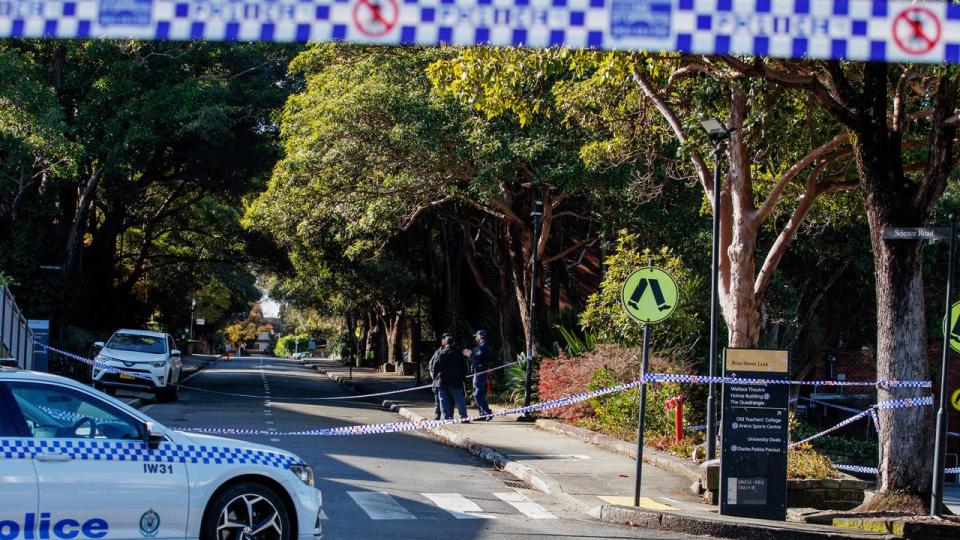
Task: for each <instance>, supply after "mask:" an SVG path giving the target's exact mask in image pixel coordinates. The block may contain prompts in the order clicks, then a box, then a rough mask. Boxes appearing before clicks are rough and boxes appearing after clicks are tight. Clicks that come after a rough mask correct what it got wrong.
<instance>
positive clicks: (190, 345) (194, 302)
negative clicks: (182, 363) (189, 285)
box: [187, 298, 197, 354]
mask: <svg viewBox="0 0 960 540" xmlns="http://www.w3.org/2000/svg"><path fill="white" fill-rule="evenodd" d="M196 308H197V299H196V298H193V299H191V300H190V341H189V342H188V343H187V352H188V353H190V354H193V323H194V321H195V320H196V319H195V318H194V317H193V312H194V310H195V309H196Z"/></svg>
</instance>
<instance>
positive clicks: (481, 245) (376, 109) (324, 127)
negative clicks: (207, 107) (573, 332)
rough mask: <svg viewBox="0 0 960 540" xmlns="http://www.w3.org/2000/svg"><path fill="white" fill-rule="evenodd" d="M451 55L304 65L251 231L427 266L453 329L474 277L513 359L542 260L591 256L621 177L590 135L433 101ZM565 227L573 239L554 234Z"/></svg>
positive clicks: (359, 258) (336, 56)
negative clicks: (595, 158)
mask: <svg viewBox="0 0 960 540" xmlns="http://www.w3.org/2000/svg"><path fill="white" fill-rule="evenodd" d="M449 55H450V52H449V51H437V50H426V49H404V50H399V51H398V50H396V49H383V48H376V47H373V48H356V47H345V46H342V45H329V46H317V47H313V48H311V49H309V50H308V51H307V52H305V53H304V54H303V55H301V56H300V57H298V59H297V60H296V61H295V62H294V64H293V69H295V70H299V71H301V72H303V73H304V74H305V75H306V84H307V87H306V90H305V91H304V92H303V93H301V94H298V95H296V96H294V97H292V98H291V99H290V101H289V102H288V104H287V107H286V109H285V112H284V116H283V123H282V126H281V133H282V136H283V138H284V141H285V156H284V158H283V159H282V160H281V162H280V163H279V164H278V166H277V168H276V169H275V171H274V176H273V178H272V180H271V183H270V187H269V190H268V192H267V193H266V194H265V195H264V196H262V197H261V198H260V199H259V200H258V201H257V202H256V203H255V204H254V205H253V207H252V208H251V212H250V213H249V215H248V220H247V221H248V223H250V224H251V225H253V226H258V225H257V224H263V226H265V227H268V228H269V229H270V230H271V231H272V232H273V233H274V234H276V235H277V238H278V239H279V240H280V241H281V242H291V243H298V242H299V243H303V237H304V236H305V235H306V234H315V235H320V231H335V232H329V233H323V235H325V236H329V237H332V238H333V240H334V241H335V243H336V244H338V245H339V246H340V252H341V253H342V254H343V256H345V257H346V258H347V259H349V260H352V261H354V262H355V263H356V264H361V263H363V262H365V261H368V260H372V259H375V258H376V257H377V256H379V255H380V254H389V258H391V259H395V260H396V259H403V257H399V256H398V254H399V253H405V255H404V257H407V258H408V260H411V261H420V263H421V264H420V267H419V268H418V267H416V265H414V266H413V267H412V268H411V273H412V274H413V275H414V276H417V277H416V281H418V282H420V280H423V281H425V282H426V286H433V285H435V284H438V283H439V284H440V286H439V287H435V288H434V291H437V290H442V291H443V292H445V293H446V296H447V301H446V304H447V306H448V307H449V309H447V310H446V311H447V313H446V317H445V321H444V322H445V323H446V324H450V323H452V322H456V320H457V318H458V317H457V316H458V315H459V313H456V311H457V307H456V306H457V305H459V300H458V299H457V298H455V296H456V294H455V293H456V292H458V291H459V289H460V283H459V282H458V281H459V278H458V277H457V276H458V275H459V269H460V268H463V269H464V271H465V272H466V271H468V272H469V275H472V277H473V280H474V282H475V285H476V288H477V289H479V293H480V295H481V296H480V298H479V300H478V301H479V302H482V303H484V304H486V305H487V306H490V307H491V308H492V310H491V311H492V312H493V313H494V314H495V316H496V320H497V322H498V325H497V326H498V328H499V330H500V332H499V333H500V335H501V339H502V341H503V343H504V345H505V347H504V349H505V350H507V344H508V343H509V342H511V341H512V340H513V336H512V328H511V327H510V320H511V317H512V316H513V315H516V317H517V318H518V319H519V320H520V321H521V323H522V328H523V329H524V333H525V335H527V336H528V338H530V339H532V337H531V336H530V335H529V334H530V332H529V328H530V325H529V321H528V320H527V313H528V310H527V302H528V295H529V291H530V290H531V288H535V289H538V290H539V289H540V288H541V287H540V286H539V285H537V286H535V285H534V284H531V283H529V272H528V270H527V268H528V261H529V260H530V255H531V254H532V253H533V250H534V249H537V250H539V252H540V255H541V256H542V257H541V261H543V264H544V265H547V264H551V263H553V262H554V261H562V260H564V259H565V258H574V257H576V255H578V253H579V252H580V251H582V250H584V249H586V248H587V247H588V246H589V245H590V243H591V240H592V238H591V236H592V233H591V217H590V213H589V211H582V212H581V211H578V209H581V208H582V207H584V206H589V201H590V198H589V195H590V194H591V191H590V190H595V191H603V188H604V187H605V186H609V185H610V184H611V183H612V182H611V181H610V177H614V176H615V175H613V174H611V173H609V172H607V173H606V174H605V175H599V174H596V173H594V172H591V171H585V170H584V169H583V167H582V164H581V162H580V160H579V158H578V157H577V150H578V148H579V146H580V144H581V141H580V140H579V139H578V138H577V137H578V136H579V131H570V130H564V129H558V126H556V125H554V124H551V123H549V122H538V123H535V124H531V125H530V126H529V127H528V128H525V129H524V128H520V126H519V125H518V124H517V122H516V121H514V120H513V119H510V118H494V119H488V118H486V117H485V116H484V115H481V114H476V113H473V112H471V111H470V110H469V109H467V108H465V107H464V106H463V105H462V104H461V103H459V101H458V100H455V99H451V98H450V96H449V95H444V94H443V93H441V94H440V95H438V94H437V93H435V92H434V91H433V89H432V87H431V83H430V81H429V80H428V79H427V76H426V74H425V73H424V69H425V68H426V67H427V66H428V65H430V64H431V63H434V62H438V61H442V60H443V59H444V58H446V57H447V56H449ZM435 73H436V72H435ZM438 76H439V75H438ZM588 188H589V189H588ZM535 191H539V192H540V193H541V194H542V196H543V200H544V202H545V211H544V234H543V235H542V239H541V241H540V244H539V245H538V246H533V245H532V244H533V241H532V229H531V225H530V221H529V219H528V218H527V216H528V215H529V214H530V208H531V203H532V200H533V194H534V192H535ZM564 223H566V224H569V225H564ZM576 223H580V225H575V224H576ZM561 226H563V227H564V233H565V234H564V235H562V236H561V235H554V234H551V231H556V230H557V229H558V228H559V227H561ZM414 251H419V253H413V252H414ZM437 251H439V252H441V253H442V257H441V260H440V261H439V264H436V265H435V264H433V262H434V259H435V252H437ZM461 262H462V263H463V264H462V265H461ZM423 263H430V264H427V265H424V264H423ZM424 266H426V268H424ZM438 267H439V268H441V269H442V270H439V271H438ZM408 268H410V267H408ZM488 269H489V270H491V271H492V273H493V275H490V273H491V272H488ZM426 273H429V275H430V276H429V277H427V276H425V275H424V274H426ZM541 284H542V282H541ZM373 305H374V304H371V307H372V306H373ZM434 322H435V323H437V324H444V322H441V321H440V318H438V317H435V321H434ZM387 326H388V327H389V325H387Z"/></svg>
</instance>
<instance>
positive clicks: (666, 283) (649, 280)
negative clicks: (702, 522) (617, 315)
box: [620, 261, 680, 506]
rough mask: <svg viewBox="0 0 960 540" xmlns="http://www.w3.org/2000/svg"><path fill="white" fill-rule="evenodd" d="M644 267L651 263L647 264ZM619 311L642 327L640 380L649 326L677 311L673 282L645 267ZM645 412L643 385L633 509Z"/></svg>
mask: <svg viewBox="0 0 960 540" xmlns="http://www.w3.org/2000/svg"><path fill="white" fill-rule="evenodd" d="M647 264H648V265H651V264H652V262H650V261H648V262H647ZM620 301H621V302H622V303H623V308H624V309H625V310H626V311H627V315H629V316H630V317H631V318H633V319H634V320H636V321H638V322H641V323H643V361H642V363H641V365H640V376H641V377H646V376H647V367H648V366H649V364H650V334H651V333H652V332H651V330H652V328H651V325H653V324H656V323H658V322H660V321H663V320H664V319H666V318H667V317H669V316H670V314H671V313H673V310H675V309H676V308H677V302H679V301H680V296H679V292H678V291H677V282H676V281H674V279H673V276H671V275H670V274H668V273H666V272H665V271H663V270H661V269H659V268H655V267H653V266H647V267H646V268H641V269H640V270H637V271H636V272H634V273H632V274H630V275H629V276H628V277H627V279H626V281H624V282H623V290H621V291H620ZM646 409H647V385H646V383H644V384H642V385H640V419H639V422H638V431H637V478H636V482H635V484H634V491H633V505H634V506H640V483H641V473H642V472H643V428H644V426H643V417H644V414H645V413H646Z"/></svg>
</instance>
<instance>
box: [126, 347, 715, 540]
mask: <svg viewBox="0 0 960 540" xmlns="http://www.w3.org/2000/svg"><path fill="white" fill-rule="evenodd" d="M187 384H188V385H189V386H192V387H197V388H203V389H207V390H214V391H218V392H233V393H240V394H252V395H255V396H264V395H267V394H268V395H269V396H270V400H269V401H268V400H266V399H263V398H239V397H230V396H224V395H220V394H214V393H206V392H202V391H196V390H186V391H184V392H182V393H181V395H180V396H181V397H180V400H179V401H178V402H176V403H169V404H159V403H153V404H148V405H146V406H144V407H143V408H144V410H145V411H146V412H147V414H149V415H150V416H152V417H154V418H155V419H156V420H158V421H159V422H161V423H163V424H164V425H167V426H169V427H174V428H176V427H186V426H194V427H234V428H244V429H261V430H271V431H281V432H282V431H297V430H303V429H316V428H324V427H336V426H344V425H352V424H372V423H384V422H396V421H399V420H401V418H400V417H399V416H398V415H396V414H394V413H390V412H387V411H384V410H383V409H381V408H379V407H376V406H375V405H372V404H368V403H362V402H357V401H313V402H311V401H307V400H303V399H287V398H286V397H306V396H310V397H331V396H340V395H344V391H343V390H342V389H341V387H340V386H339V385H337V384H336V383H334V382H332V381H330V380H329V379H328V378H326V377H323V376H321V375H319V374H317V373H316V372H314V371H312V370H309V369H307V368H305V367H303V366H301V365H300V364H299V363H296V362H293V361H290V360H285V359H277V358H242V359H236V358H235V359H232V360H229V361H225V360H219V361H217V362H215V363H213V364H212V365H210V366H208V367H207V368H206V369H204V370H203V371H201V372H200V373H199V374H198V375H196V376H194V377H193V378H191V379H190V381H189V382H188V383H187ZM285 396H286V397H285ZM243 439H245V440H249V441H252V442H257V443H262V444H269V445H272V446H277V447H280V448H284V449H286V450H289V451H292V452H295V453H297V454H298V455H300V456H301V457H302V458H304V460H305V461H306V462H308V463H310V464H311V465H313V467H314V469H315V471H316V476H317V487H318V488H319V489H320V490H321V491H322V492H323V494H324V511H325V513H326V515H327V520H326V521H325V522H324V532H325V535H326V538H328V539H341V538H378V539H379V538H383V539H400V538H404V539H405V538H418V539H438V540H440V539H442V540H449V539H451V538H455V539H457V540H470V539H486V538H524V539H527V538H550V539H561V538H611V539H614V538H696V537H690V536H683V535H675V534H666V533H660V532H654V531H647V530H643V529H636V528H631V527H625V526H619V525H613V524H609V523H603V522H597V521H592V520H590V519H589V518H587V517H586V516H583V515H581V514H579V513H574V512H570V511H568V510H566V509H565V508H564V507H562V506H561V505H560V504H559V503H558V502H557V501H556V500H555V499H554V498H553V497H551V496H549V495H546V494H543V493H540V492H538V491H534V490H530V489H526V488H525V487H524V486H523V485H521V484H517V483H516V482H515V480H514V479H513V477H511V476H509V475H507V474H506V473H503V472H498V471H494V470H492V469H490V468H489V467H487V466H485V465H483V464H481V463H480V462H479V461H477V460H476V459H475V458H474V457H473V456H472V455H471V454H469V453H468V452H466V451H464V450H461V449H459V448H452V447H448V446H445V445H443V444H441V443H440V442H438V441H436V440H434V439H433V438H431V437H430V436H428V435H423V434H419V433H394V434H383V435H366V436H350V437H323V438H320V437H284V436H259V437H243Z"/></svg>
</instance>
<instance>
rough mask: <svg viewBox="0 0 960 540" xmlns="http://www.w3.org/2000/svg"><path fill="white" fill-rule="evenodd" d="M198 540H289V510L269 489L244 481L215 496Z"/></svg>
mask: <svg viewBox="0 0 960 540" xmlns="http://www.w3.org/2000/svg"><path fill="white" fill-rule="evenodd" d="M200 533H201V534H200V538H201V539H202V540H234V539H237V538H243V539H245V540H291V539H292V538H293V531H291V530H290V515H289V510H288V509H287V507H286V505H284V504H283V501H282V500H280V497H279V496H278V495H277V494H276V493H274V492H273V490H271V489H269V488H267V487H265V486H262V485H260V484H254V483H249V482H244V483H241V484H237V485H235V486H231V487H230V488H228V489H227V490H225V491H223V492H222V493H220V494H219V495H217V496H216V497H215V498H214V499H213V500H212V501H210V504H209V506H207V512H206V514H205V519H204V520H203V525H202V529H201V531H200Z"/></svg>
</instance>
